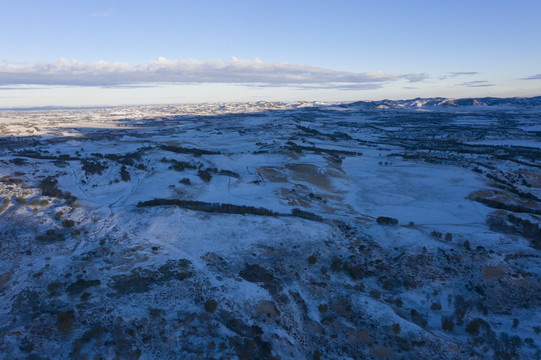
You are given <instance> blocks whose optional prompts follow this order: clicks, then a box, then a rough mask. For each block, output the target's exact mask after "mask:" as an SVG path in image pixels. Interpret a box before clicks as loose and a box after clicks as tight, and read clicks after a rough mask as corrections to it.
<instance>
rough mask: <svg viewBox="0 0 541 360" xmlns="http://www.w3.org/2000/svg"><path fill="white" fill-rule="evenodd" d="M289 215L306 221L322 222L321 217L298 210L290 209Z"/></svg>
mask: <svg viewBox="0 0 541 360" xmlns="http://www.w3.org/2000/svg"><path fill="white" fill-rule="evenodd" d="M291 215H293V216H296V217H300V218H303V219H306V220H312V221H319V222H321V221H323V218H322V217H321V216H319V215H316V214H314V213H311V212H309V211H304V210H301V209H298V208H294V209H292V210H291Z"/></svg>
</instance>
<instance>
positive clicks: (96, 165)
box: [81, 158, 108, 176]
mask: <svg viewBox="0 0 541 360" xmlns="http://www.w3.org/2000/svg"><path fill="white" fill-rule="evenodd" d="M81 164H83V171H84V172H85V174H86V175H87V176H88V175H93V174H98V175H101V174H103V171H104V170H105V169H107V168H108V166H107V164H106V163H105V161H104V162H100V161H99V160H96V159H87V158H85V159H81Z"/></svg>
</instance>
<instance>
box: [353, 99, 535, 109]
mask: <svg viewBox="0 0 541 360" xmlns="http://www.w3.org/2000/svg"><path fill="white" fill-rule="evenodd" d="M347 106H348V107H350V106H361V107H365V108H370V109H427V110H435V109H436V108H458V107H476V108H483V107H499V108H501V107H508V108H514V107H521V108H524V107H534V106H541V96H536V97H530V98H520V97H513V98H496V97H483V98H464V99H447V98H441V97H435V98H415V99H409V100H379V101H357V102H354V103H349V104H347Z"/></svg>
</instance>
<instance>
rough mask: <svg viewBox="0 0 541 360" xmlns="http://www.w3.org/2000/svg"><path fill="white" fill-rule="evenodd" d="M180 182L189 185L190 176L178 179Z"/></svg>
mask: <svg viewBox="0 0 541 360" xmlns="http://www.w3.org/2000/svg"><path fill="white" fill-rule="evenodd" d="M179 182H180V183H181V184H184V185H191V184H192V182H191V181H190V178H183V179H182V180H180V181H179Z"/></svg>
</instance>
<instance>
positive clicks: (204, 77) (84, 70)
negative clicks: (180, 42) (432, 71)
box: [0, 57, 428, 88]
mask: <svg viewBox="0 0 541 360" xmlns="http://www.w3.org/2000/svg"><path fill="white" fill-rule="evenodd" d="M426 78H428V76H427V75H426V74H387V73H384V72H381V71H378V72H365V73H354V72H346V71H336V70H331V69H325V68H320V67H316V66H310V65H300V64H290V63H270V62H263V61H261V60H259V59H256V60H239V59H237V58H232V59H230V60H226V61H224V60H211V61H201V60H193V59H188V60H169V59H166V58H163V57H160V58H158V59H157V60H156V61H150V62H148V63H143V64H138V65H130V64H125V63H109V62H105V61H98V62H81V61H76V60H66V59H60V60H56V61H53V62H51V63H44V62H38V63H35V64H21V63H15V62H13V61H3V62H2V63H0V86H1V85H23V84H32V85H73V86H120V85H131V84H150V83H236V84H263V85H273V86H276V85H284V86H285V85H303V86H306V85H309V84H313V85H316V84H319V85H321V86H324V87H328V88H330V87H334V86H336V87H337V88H344V86H346V87H349V86H351V87H357V88H375V87H377V86H376V85H381V84H383V83H385V82H390V81H397V80H401V79H402V80H407V81H409V82H417V81H422V80H424V79H426Z"/></svg>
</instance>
